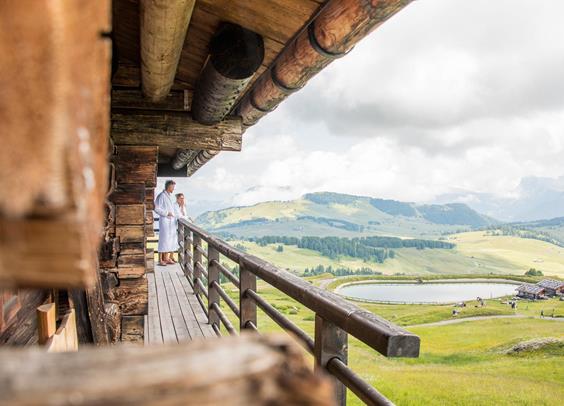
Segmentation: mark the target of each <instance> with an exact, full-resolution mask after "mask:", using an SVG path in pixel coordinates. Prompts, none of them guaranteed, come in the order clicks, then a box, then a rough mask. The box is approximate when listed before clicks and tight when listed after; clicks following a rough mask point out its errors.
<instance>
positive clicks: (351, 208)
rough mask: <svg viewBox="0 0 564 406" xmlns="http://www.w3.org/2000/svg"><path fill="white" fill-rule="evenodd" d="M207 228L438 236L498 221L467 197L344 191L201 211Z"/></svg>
mask: <svg viewBox="0 0 564 406" xmlns="http://www.w3.org/2000/svg"><path fill="white" fill-rule="evenodd" d="M196 223H198V224H200V225H201V226H203V227H204V228H206V229H209V230H213V231H215V232H222V233H224V234H230V235H234V236H238V237H252V236H258V237H260V236H265V235H286V236H306V235H308V236H343V237H353V236H362V235H376V234H378V235H393V236H400V237H421V236H439V235H441V234H445V233H451V232H455V231H466V230H470V229H475V228H479V227H485V226H489V225H493V224H497V223H498V221H497V220H495V219H494V218H492V217H489V216H486V215H482V214H480V213H479V212H477V211H476V210H474V209H472V208H470V207H469V206H468V205H466V204H464V203H448V204H416V203H410V202H400V201H396V200H386V199H376V198H372V197H368V196H354V195H347V194H340V193H331V192H319V193H309V194H306V195H304V196H302V197H301V198H299V199H295V200H290V201H272V202H263V203H258V204H255V205H253V206H243V207H232V208H228V209H223V210H218V211H210V212H206V213H204V214H202V215H200V216H199V217H198V218H197V219H196Z"/></svg>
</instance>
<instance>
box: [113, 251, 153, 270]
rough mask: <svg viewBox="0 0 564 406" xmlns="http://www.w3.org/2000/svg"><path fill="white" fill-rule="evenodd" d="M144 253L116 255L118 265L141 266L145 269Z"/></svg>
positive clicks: (125, 266) (122, 266)
mask: <svg viewBox="0 0 564 406" xmlns="http://www.w3.org/2000/svg"><path fill="white" fill-rule="evenodd" d="M145 259H146V257H145V253H144V252H141V253H139V254H121V253H120V255H119V257H118V267H120V268H142V269H145Z"/></svg>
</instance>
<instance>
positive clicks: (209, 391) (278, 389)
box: [0, 335, 334, 406]
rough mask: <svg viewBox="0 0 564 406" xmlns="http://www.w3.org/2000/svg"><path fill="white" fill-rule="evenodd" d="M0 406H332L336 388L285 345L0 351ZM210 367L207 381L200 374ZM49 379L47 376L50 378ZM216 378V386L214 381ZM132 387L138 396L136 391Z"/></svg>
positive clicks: (237, 341)
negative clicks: (159, 405) (333, 392)
mask: <svg viewBox="0 0 564 406" xmlns="http://www.w3.org/2000/svg"><path fill="white" fill-rule="evenodd" d="M0 357H1V358H2V361H3V362H2V364H1V365H0V403H3V404H10V405H14V406H18V405H24V404H25V405H42V404H44V403H45V399H49V400H50V404H53V405H68V404H74V403H76V399H77V394H79V395H78V396H80V400H81V404H82V405H85V406H88V405H100V404H135V405H139V406H143V405H155V404H166V405H217V404H225V402H226V399H227V397H228V399H229V404H230V405H235V406H239V405H241V406H242V405H271V406H276V405H310V406H316V405H332V404H334V403H333V398H332V394H331V385H330V383H329V381H328V380H327V379H326V378H325V377H324V376H323V375H320V374H316V373H313V372H312V371H311V369H310V367H309V365H308V362H307V360H306V358H305V357H304V354H303V352H302V351H301V350H300V349H299V348H297V347H296V346H295V344H293V343H292V341H291V340H290V339H288V338H286V337H268V338H266V337H259V336H255V335H253V336H246V337H240V338H223V339H221V340H205V341H198V342H191V343H186V344H174V345H172V346H149V347H144V348H141V347H137V346H123V347H113V348H105V349H91V348H84V349H81V351H80V352H78V353H64V354H49V355H48V354H45V353H43V352H41V351H39V350H37V349H35V350H34V349H27V350H20V351H10V352H8V351H5V350H3V351H1V352H0ZM202 366H205V369H206V373H202ZM45 371H49V373H48V374H46V373H45ZM210 377H213V379H210ZM132 382H134V384H135V390H132V387H131V385H132Z"/></svg>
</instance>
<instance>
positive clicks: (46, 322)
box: [37, 303, 57, 345]
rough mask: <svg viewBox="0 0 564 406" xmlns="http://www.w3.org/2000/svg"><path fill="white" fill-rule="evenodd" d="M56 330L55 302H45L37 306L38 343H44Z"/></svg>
mask: <svg viewBox="0 0 564 406" xmlns="http://www.w3.org/2000/svg"><path fill="white" fill-rule="evenodd" d="M55 331H57V323H56V317H55V303H47V304H44V305H41V306H39V307H38V308H37V335H38V338H39V344H40V345H45V343H47V340H49V338H51V336H53V335H54V334H55Z"/></svg>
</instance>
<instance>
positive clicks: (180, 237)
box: [176, 223, 186, 273]
mask: <svg viewBox="0 0 564 406" xmlns="http://www.w3.org/2000/svg"><path fill="white" fill-rule="evenodd" d="M176 232H177V238H178V264H179V265H180V268H182V271H183V272H184V273H186V262H185V258H184V244H185V242H184V226H182V224H180V223H178V228H177V229H176Z"/></svg>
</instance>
